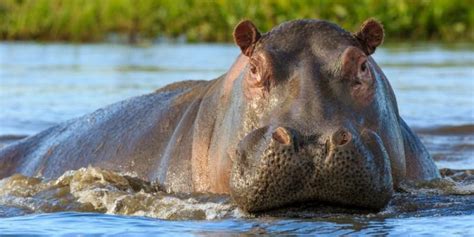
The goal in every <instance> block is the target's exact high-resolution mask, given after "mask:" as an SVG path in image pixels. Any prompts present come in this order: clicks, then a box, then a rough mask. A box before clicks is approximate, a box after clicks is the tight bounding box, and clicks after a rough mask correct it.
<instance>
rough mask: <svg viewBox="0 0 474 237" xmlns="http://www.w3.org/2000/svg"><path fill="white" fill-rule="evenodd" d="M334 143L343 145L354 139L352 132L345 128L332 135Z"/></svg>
mask: <svg viewBox="0 0 474 237" xmlns="http://www.w3.org/2000/svg"><path fill="white" fill-rule="evenodd" d="M331 140H332V143H333V144H334V145H336V146H343V145H345V144H347V143H348V142H350V141H351V140H352V134H351V133H350V132H348V131H346V130H344V129H341V130H339V131H337V132H335V133H334V134H333V135H332V139H331Z"/></svg>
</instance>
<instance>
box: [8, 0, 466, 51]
mask: <svg viewBox="0 0 474 237" xmlns="http://www.w3.org/2000/svg"><path fill="white" fill-rule="evenodd" d="M368 17H375V18H376V19H378V20H380V21H382V22H383V23H384V25H385V30H386V32H387V36H388V40H396V39H410V40H443V41H472V40H473V39H474V30H473V25H474V23H473V22H474V8H473V7H472V2H471V1H469V0H460V1H451V0H433V1H427V0H420V1H410V0H387V1H382V0H362V1H349V0H334V1H332V0H331V1H330V0H319V1H314V0H299V1H288V0H261V1H256V0H242V1H231V0H213V1H198V0H140V1H133V0H101V1H88V0H67V1H66V0H2V1H0V39H3V40H64V41H101V40H104V39H106V38H107V37H108V36H109V35H110V33H117V34H119V35H124V36H126V37H127V38H128V40H129V41H131V42H134V41H137V40H138V39H139V38H141V39H147V38H148V39H154V38H156V37H159V36H166V37H178V36H181V35H183V36H185V37H186V39H187V40H188V41H220V42H226V41H231V40H232V38H231V34H230V33H229V32H231V31H232V29H233V27H234V26H235V24H236V23H237V22H238V21H240V20H241V19H244V18H247V19H252V20H253V21H254V22H256V24H257V25H258V26H259V28H260V29H261V30H262V31H267V30H269V29H271V27H273V26H275V25H277V24H279V23H281V22H283V21H286V20H290V19H295V18H321V19H328V20H331V21H334V22H336V23H337V24H339V25H341V26H342V27H344V28H346V29H354V30H355V29H356V27H357V26H358V25H360V23H361V22H362V21H363V20H365V19H366V18H368Z"/></svg>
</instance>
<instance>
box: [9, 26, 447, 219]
mask: <svg viewBox="0 0 474 237" xmlns="http://www.w3.org/2000/svg"><path fill="white" fill-rule="evenodd" d="M234 37H235V40H236V43H237V45H238V46H239V47H240V48H241V49H242V55H240V56H239V57H238V59H237V60H236V62H235V63H234V65H233V66H232V67H231V68H230V70H229V71H228V72H227V73H226V74H225V75H223V76H221V77H220V78H217V79H215V80H212V81H192V82H181V83H176V84H172V85H170V86H167V87H165V88H162V89H160V90H158V91H156V92H155V93H152V94H149V95H144V96H140V97H136V98H132V99H129V100H127V101H124V102H120V103H117V104H114V105H111V106H109V107H106V108H104V109H101V110H98V111H96V112H94V113H92V114H90V115H86V116H84V117H81V118H78V119H75V120H71V121H68V122H65V123H63V124H60V125H57V126H55V127H52V128H50V129H48V130H46V131H43V132H41V133H40V134H38V135H35V136H32V137H30V138H27V139H25V140H23V141H20V142H17V143H15V144H12V145H11V146H8V147H6V148H4V149H2V150H0V177H6V176H9V175H12V174H13V173H18V172H19V173H23V174H26V175H41V176H44V177H46V178H55V177H58V176H59V175H61V174H63V173H64V171H66V170H70V169H78V168H80V167H86V166H89V165H90V166H96V167H102V168H106V169H111V170H116V171H122V172H132V173H135V174H136V175H138V176H139V177H141V178H144V179H147V180H156V181H158V182H159V183H160V184H162V185H163V186H164V187H166V188H167V189H168V190H169V191H174V192H212V193H225V194H231V195H232V197H233V198H234V200H235V201H236V202H237V204H238V205H239V207H241V208H242V209H244V210H247V211H260V210H267V209H271V208H276V207H280V206H283V205H288V204H291V203H294V202H311V201H323V202H331V203H336V204H343V205H350V206H359V207H367V208H381V207H383V206H385V205H386V204H387V202H388V200H389V199H390V198H391V196H392V193H393V188H394V187H396V186H397V184H398V183H399V182H400V181H402V180H404V179H414V180H428V179H433V178H437V177H439V172H438V170H437V169H436V167H435V165H434V163H433V161H432V160H431V157H430V156H429V154H428V153H427V151H426V149H425V148H424V146H423V145H422V144H421V142H420V141H419V139H418V138H417V137H416V135H414V134H413V132H412V131H411V130H410V128H409V127H408V126H407V125H406V124H405V123H404V122H403V120H402V119H401V118H400V117H399V115H398V109H397V104H396V101H395V96H394V94H393V91H392V89H391V88H390V85H389V83H388V81H387V79H386V78H385V76H384V74H383V73H382V71H381V70H380V68H379V67H378V66H377V65H376V63H375V62H374V61H373V60H372V58H371V57H370V54H372V53H373V52H374V50H375V48H376V47H377V46H378V45H380V43H381V42H382V39H383V30H382V28H381V26H380V25H379V24H378V23H376V22H374V21H368V22H366V23H365V24H364V25H363V26H362V27H361V30H360V31H358V32H357V33H356V34H350V33H348V32H346V31H344V30H342V29H341V28H339V27H338V26H336V25H334V24H331V23H328V22H325V21H316V20H300V21H292V22H289V23H285V24H282V25H281V26H279V27H276V28H275V29H274V30H272V31H271V32H269V33H267V34H265V35H263V36H262V35H260V33H259V32H258V30H257V29H256V28H255V27H254V26H253V24H252V23H250V22H248V21H244V22H242V23H240V24H239V25H238V26H237V27H236V29H235V32H234Z"/></svg>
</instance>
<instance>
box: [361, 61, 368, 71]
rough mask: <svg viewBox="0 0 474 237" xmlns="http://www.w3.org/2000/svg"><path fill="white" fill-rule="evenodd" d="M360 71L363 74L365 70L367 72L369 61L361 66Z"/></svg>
mask: <svg viewBox="0 0 474 237" xmlns="http://www.w3.org/2000/svg"><path fill="white" fill-rule="evenodd" d="M360 70H361V71H362V72H365V70H367V61H365V62H364V63H362V64H361V65H360Z"/></svg>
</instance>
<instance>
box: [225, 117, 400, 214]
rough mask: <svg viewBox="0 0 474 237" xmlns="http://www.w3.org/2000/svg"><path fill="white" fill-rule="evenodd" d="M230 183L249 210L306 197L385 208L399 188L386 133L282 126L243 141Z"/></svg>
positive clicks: (310, 200) (304, 200) (250, 134)
mask: <svg viewBox="0 0 474 237" xmlns="http://www.w3.org/2000/svg"><path fill="white" fill-rule="evenodd" d="M230 187H231V195H232V197H233V199H234V200H235V201H236V203H237V204H238V205H239V207H240V208H241V209H243V210H245V211H248V212H256V211H265V210H268V209H274V208H279V207H283V206H287V205H290V204H292V203H302V202H324V203H331V204H336V205H337V204H339V205H344V206H355V207H362V208H370V209H380V208H383V207H384V206H385V205H386V204H387V203H388V201H389V200H390V198H391V196H392V193H393V184H392V179H391V171H390V162H389V157H388V154H387V152H386V151H385V148H384V146H383V143H382V141H381V139H380V137H379V136H378V135H377V134H376V133H375V132H373V131H370V130H364V131H363V132H361V133H357V132H354V131H352V132H351V131H349V130H348V129H346V128H341V129H337V130H336V132H333V133H332V134H331V135H330V136H322V135H317V134H315V135H301V134H300V133H299V132H298V131H296V130H294V129H291V128H288V127H282V126H280V127H276V128H273V129H271V128H270V127H263V128H259V129H256V130H254V131H253V132H251V133H249V134H248V135H247V136H246V137H244V139H243V140H242V141H241V142H240V144H239V147H238V150H237V152H236V157H235V159H234V160H233V167H232V172H231V180H230Z"/></svg>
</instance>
